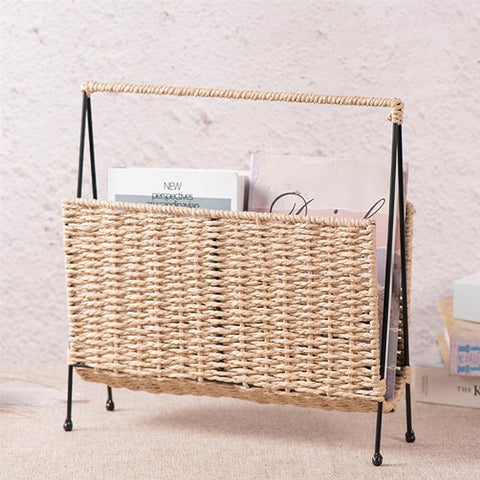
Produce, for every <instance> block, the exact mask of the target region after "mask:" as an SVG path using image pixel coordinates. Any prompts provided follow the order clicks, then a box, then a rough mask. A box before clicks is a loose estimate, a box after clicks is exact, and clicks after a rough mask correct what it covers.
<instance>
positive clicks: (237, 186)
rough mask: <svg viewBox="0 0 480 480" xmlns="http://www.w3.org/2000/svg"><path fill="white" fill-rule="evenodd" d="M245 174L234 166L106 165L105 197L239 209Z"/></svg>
mask: <svg viewBox="0 0 480 480" xmlns="http://www.w3.org/2000/svg"><path fill="white" fill-rule="evenodd" d="M245 178H246V177H245V175H244V173H243V172H239V171H237V170H214V169H175V168H138V167H132V168H130V167H120V168H109V169H108V172H107V199H108V200H111V201H116V202H133V203H149V204H157V205H171V206H176V207H189V208H202V209H211V210H232V211H242V210H243V209H244V198H245V184H246V181H245Z"/></svg>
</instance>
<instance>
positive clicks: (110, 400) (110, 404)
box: [105, 386, 115, 412]
mask: <svg viewBox="0 0 480 480" xmlns="http://www.w3.org/2000/svg"><path fill="white" fill-rule="evenodd" d="M107 393H108V400H107V403H106V404H105V408H106V409H107V410H108V411H110V412H113V411H114V410H115V403H113V398H112V388H111V387H108V386H107Z"/></svg>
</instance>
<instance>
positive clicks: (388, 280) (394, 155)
mask: <svg viewBox="0 0 480 480" xmlns="http://www.w3.org/2000/svg"><path fill="white" fill-rule="evenodd" d="M87 125H88V140H89V149H90V169H91V176H92V193H93V198H94V199H97V198H98V195H97V178H96V169H95V152H94V142H93V122H92V106H91V100H90V97H89V96H88V95H87V94H86V92H84V94H83V106H82V119H81V128H80V152H79V160H78V178H77V197H78V198H81V196H82V184H83V162H84V151H85V130H86V126H87ZM397 175H398V179H397ZM397 182H398V215H399V218H400V253H401V278H402V281H401V290H402V315H403V341H404V366H409V365H410V352H409V337H408V290H407V261H406V258H407V253H406V250H407V247H406V232H405V198H404V182H403V148H402V126H401V125H399V124H396V123H394V124H393V133H392V151H391V166H390V191H389V213H388V240H387V258H386V272H385V295H384V305H383V319H384V320H385V319H386V320H387V321H386V322H385V321H384V322H383V326H382V332H381V346H380V377H381V379H384V378H385V364H386V346H387V337H388V330H389V317H390V315H389V312H390V295H389V292H390V289H391V287H392V281H393V279H392V275H391V273H392V271H391V267H390V266H391V262H392V257H393V255H394V229H395V218H394V217H395V201H396V186H397ZM73 367H81V368H89V367H88V366H87V365H84V364H81V363H76V364H73V365H69V366H68V393H67V418H66V419H65V423H64V425H63V428H64V429H65V431H67V432H69V431H71V430H72V428H73V424H72V391H73ZM107 394H108V399H107V403H106V408H107V410H110V411H112V410H114V408H115V405H114V403H113V399H112V389H111V387H109V386H107ZM405 401H406V416H407V432H406V433H405V440H406V441H407V442H408V443H412V442H414V441H415V433H414V432H413V430H412V408H411V397H410V384H409V383H407V384H406V385H405ZM382 417H383V402H378V406H377V422H376V431H375V451H374V454H373V457H372V463H373V464H374V465H376V466H379V465H381V464H382V462H383V457H382V454H381V453H380V443H381V434H382Z"/></svg>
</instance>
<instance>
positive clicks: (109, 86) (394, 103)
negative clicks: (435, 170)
mask: <svg viewBox="0 0 480 480" xmlns="http://www.w3.org/2000/svg"><path fill="white" fill-rule="evenodd" d="M82 90H83V91H84V92H85V93H86V94H87V95H88V96H90V95H91V94H92V93H95V92H111V93H136V94H144V95H175V96H177V97H183V96H189V97H216V98H229V99H233V100H261V101H270V102H296V103H316V104H324V105H356V106H362V107H379V108H390V109H391V110H390V113H389V114H388V117H387V118H388V120H389V121H391V122H393V123H397V124H399V125H401V124H402V122H403V102H402V101H401V100H400V99H399V98H394V97H393V98H377V97H357V96H345V95H318V94H313V93H291V92H264V91H258V90H232V89H226V88H224V89H221V88H197V87H168V86H159V85H132V84H129V83H99V82H91V81H90V82H85V83H84V84H83V85H82Z"/></svg>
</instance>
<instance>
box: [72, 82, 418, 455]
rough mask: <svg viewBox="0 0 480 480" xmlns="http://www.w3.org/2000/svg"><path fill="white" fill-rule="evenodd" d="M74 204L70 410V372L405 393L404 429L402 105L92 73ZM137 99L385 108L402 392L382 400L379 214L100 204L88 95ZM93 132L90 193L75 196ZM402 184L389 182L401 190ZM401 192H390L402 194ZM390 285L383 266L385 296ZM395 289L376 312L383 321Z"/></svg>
mask: <svg viewBox="0 0 480 480" xmlns="http://www.w3.org/2000/svg"><path fill="white" fill-rule="evenodd" d="M82 89H83V92H84V96H83V109H82V121H81V136H80V158H79V171H78V183H77V198H75V199H68V200H64V202H63V219H64V247H65V258H66V273H67V290H68V305H69V323H70V337H69V365H68V398H67V418H66V420H65V424H64V428H65V430H66V431H70V430H72V420H71V404H72V389H73V385H72V384H73V380H72V377H73V368H75V369H76V371H77V373H78V374H79V375H80V376H81V377H82V378H83V379H84V380H88V381H93V382H100V383H104V384H106V385H108V400H107V409H108V410H113V409H114V403H113V399H112V390H111V388H112V387H118V388H120V387H123V388H128V389H131V390H145V391H148V392H159V393H173V394H191V395H209V396H213V397H219V396H229V397H236V398H241V399H245V400H252V401H255V402H259V403H274V404H293V405H299V406H306V407H321V408H327V409H335V410H343V411H355V412H377V429H376V437H375V453H374V456H373V459H372V461H373V463H374V464H375V465H380V464H381V463H382V455H381V454H380V437H381V425H382V414H383V413H384V412H391V411H393V410H394V409H395V407H396V405H397V403H398V401H399V400H400V398H401V395H402V392H403V390H405V392H406V402H407V433H406V440H407V441H408V442H413V441H414V439H415V436H414V433H413V430H412V426H411V400H410V368H409V353H408V326H409V322H408V315H407V313H408V299H409V293H410V265H411V238H412V215H413V207H412V206H411V205H410V204H407V203H406V202H405V200H404V198H403V191H404V189H403V158H402V157H403V155H402V136H401V135H402V131H401V125H402V119H403V104H402V102H401V101H400V100H399V99H396V98H367V97H345V96H324V95H313V94H297V93H276V92H259V91H241V90H216V89H203V88H177V87H159V86H143V85H128V84H105V83H95V82H87V83H85V84H84V85H83V87H82ZM95 92H115V93H137V94H153V95H175V96H194V97H195V96H196V97H222V98H227V99H244V100H263V101H279V102H298V103H316V104H335V105H357V106H369V107H382V108H389V109H390V113H389V115H388V119H389V120H390V121H391V122H392V123H393V141H392V153H391V175H390V202H389V205H390V211H389V223H388V248H387V265H389V264H390V263H391V260H392V255H393V244H394V228H395V227H394V225H395V221H394V220H395V219H394V217H395V213H394V204H395V203H396V201H397V203H398V215H399V218H400V222H399V224H400V233H401V235H400V237H401V242H400V243H401V265H402V269H401V270H402V305H401V318H400V327H399V349H398V359H397V374H396V386H395V395H394V397H393V398H392V399H389V400H386V399H385V397H384V396H385V390H386V385H385V379H384V378H385V365H386V344H387V336H388V325H386V326H385V327H384V328H382V326H381V325H380V323H379V315H378V292H377V266H376V235H375V234H376V230H375V228H376V226H375V222H374V221H373V220H358V219H341V218H335V219H333V218H332V219H328V218H319V217H306V216H295V215H277V214H270V213H255V212H231V211H215V210H200V209H189V208H179V207H171V206H159V205H146V204H134V203H120V202H106V201H99V200H98V199H97V186H96V169H95V157H94V142H93V124H92V110H91V95H92V94H93V93H95ZM86 131H88V138H89V147H90V148H89V150H90V162H91V163H90V165H91V173H92V189H93V196H94V199H93V200H90V199H82V198H81V196H82V183H83V164H84V150H85V137H86ZM396 186H397V188H396ZM397 196H398V199H397ZM391 284H392V275H391V269H389V268H387V270H386V277H385V291H386V292H388V291H389V290H390V288H391ZM389 308H390V305H389V295H385V304H384V305H383V312H384V315H383V318H386V319H388V318H389V315H388V312H389Z"/></svg>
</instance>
